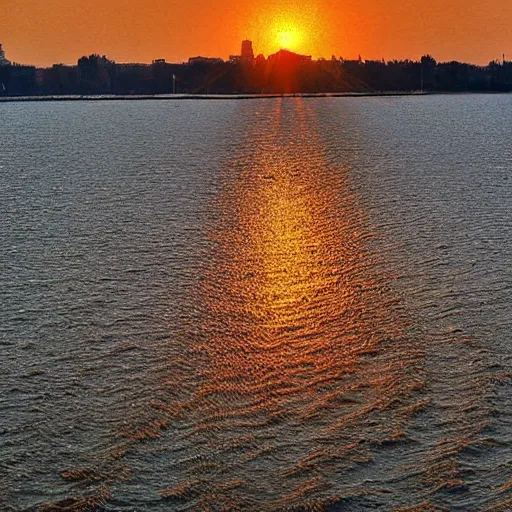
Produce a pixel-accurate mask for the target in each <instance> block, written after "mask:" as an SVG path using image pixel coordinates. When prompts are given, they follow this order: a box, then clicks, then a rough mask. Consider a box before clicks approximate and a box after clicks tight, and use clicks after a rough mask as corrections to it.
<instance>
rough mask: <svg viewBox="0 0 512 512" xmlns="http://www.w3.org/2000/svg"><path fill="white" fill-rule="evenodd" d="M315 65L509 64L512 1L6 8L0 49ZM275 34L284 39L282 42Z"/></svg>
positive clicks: (59, 56) (116, 2)
mask: <svg viewBox="0 0 512 512" xmlns="http://www.w3.org/2000/svg"><path fill="white" fill-rule="evenodd" d="M282 32H288V33H290V34H292V35H291V36H289V37H285V38H284V40H286V41H287V42H288V43H287V45H288V46H290V49H292V50H295V51H298V52H301V53H307V54H312V55H313V56H314V57H320V56H323V57H327V58H330V57H331V55H333V54H334V55H336V56H337V57H339V56H343V57H345V58H357V56H358V54H361V56H362V57H363V59H365V58H366V59H381V58H383V57H384V58H385V59H386V60H389V59H392V58H414V59H417V58H419V57H420V56H421V55H423V54H425V53H430V54H432V55H433V56H434V57H435V58H436V59H437V60H453V59H455V60H461V61H469V62H475V63H481V64H487V63H488V62H489V61H490V60H492V59H496V58H501V55H502V54H503V53H505V54H507V55H509V56H510V59H511V60H512V1H511V0H427V1H426V0H397V1H393V0H388V1H385V0H312V1H310V2H302V1H301V0H295V1H290V0H284V1H280V0H261V1H259V2H258V1H250V2H249V1H246V0H239V1H233V0H216V1H215V2H213V1H206V0H179V1H178V0H144V1H142V2H135V1H130V0H72V1H69V0H2V6H1V16H0V43H3V44H4V49H5V51H6V54H7V58H8V59H10V60H12V61H16V62H19V63H24V64H36V65H40V66H42V65H50V64H52V63H58V62H63V63H76V61H77V59H78V58H79V57H80V56H82V55H85V54H90V53H101V54H107V55H108V56H109V57H110V58H112V59H114V60H115V61H117V62H151V60H153V59H156V58H165V59H167V60H168V61H170V62H181V61H183V60H186V59H187V58H188V57H190V56H196V55H205V56H218V57H222V58H227V57H228V55H230V54H236V53H239V51H240V41H241V40H242V39H245V38H247V39H252V41H253V43H254V50H255V52H256V53H264V54H269V53H273V52H275V51H277V50H278V49H279V47H280V46H282V41H283V35H282ZM280 33H281V34H280Z"/></svg>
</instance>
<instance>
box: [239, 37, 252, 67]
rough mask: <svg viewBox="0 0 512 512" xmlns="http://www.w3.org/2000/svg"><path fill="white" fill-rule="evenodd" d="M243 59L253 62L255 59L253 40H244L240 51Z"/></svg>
mask: <svg viewBox="0 0 512 512" xmlns="http://www.w3.org/2000/svg"><path fill="white" fill-rule="evenodd" d="M240 57H241V60H242V61H244V62H250V63H252V62H253V61H254V51H253V49H252V41H248V40H245V41H242V51H241V52H240Z"/></svg>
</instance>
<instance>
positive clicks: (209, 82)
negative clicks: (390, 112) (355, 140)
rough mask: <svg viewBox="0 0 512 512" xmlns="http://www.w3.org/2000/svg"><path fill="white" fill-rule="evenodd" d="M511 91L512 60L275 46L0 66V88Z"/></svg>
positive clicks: (64, 91) (6, 91)
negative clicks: (245, 57) (240, 53)
mask: <svg viewBox="0 0 512 512" xmlns="http://www.w3.org/2000/svg"><path fill="white" fill-rule="evenodd" d="M420 90H423V91H432V92H436V91H438V92H462V91H475V92H478V91H480V92H484V91H500V92H509V91H512V62H505V61H503V62H497V61H493V62H490V63H489V65H487V66H477V65H473V64H466V63H461V62H456V61H452V62H440V63H438V62H436V60H435V59H434V58H432V57H431V56H430V55H425V56H423V57H422V58H421V59H420V60H419V61H412V60H392V61H388V62H386V61H384V60H382V61H376V60H363V59H361V58H359V59H357V60H345V59H343V58H336V57H334V56H333V57H332V58H331V59H319V60H312V59H310V58H306V57H304V56H301V55H298V54H295V53H292V52H289V51H286V50H281V51H280V52H278V53H277V54H275V55H273V56H270V57H269V58H267V59H265V58H264V57H263V56H258V57H257V58H256V59H255V60H254V62H252V63H248V62H243V61H239V60H232V61H227V62H226V61H222V60H220V59H201V58H196V59H191V60H190V61H189V63H185V64H170V63H166V62H165V61H162V60H159V61H154V62H153V63H152V64H119V63H116V62H114V61H112V60H110V59H108V58H107V57H106V56H101V55H90V56H84V57H81V58H80V59H79V60H78V62H77V65H76V66H66V65H62V64H56V65H54V66H52V67H50V68H36V67H33V66H20V65H8V66H1V67H0V95H11V96H16V95H99V94H114V95H130V94H148V95H152V94H171V93H173V92H177V93H183V94H276V93H329V92H332V93H336V92H390V91H397V92H405V91H420Z"/></svg>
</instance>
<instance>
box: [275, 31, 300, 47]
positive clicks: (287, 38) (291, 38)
mask: <svg viewBox="0 0 512 512" xmlns="http://www.w3.org/2000/svg"><path fill="white" fill-rule="evenodd" d="M300 39H301V37H300V34H299V32H298V30H297V29H295V28H286V29H284V30H278V32H277V41H278V43H279V47H280V48H281V49H284V50H295V49H297V47H298V46H299V44H300Z"/></svg>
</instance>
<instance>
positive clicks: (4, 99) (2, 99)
mask: <svg viewBox="0 0 512 512" xmlns="http://www.w3.org/2000/svg"><path fill="white" fill-rule="evenodd" d="M455 94H511V93H509V92H499V91H497V92H495V91H476V92H473V91H457V92H453V91H424V92H422V91H397V92H336V93H297V94H134V95H131V94H130V95H128V94H123V95H117V94H103V95H82V96H80V95H73V96H58V95H51V96H0V103H12V102H47V101H141V100H154V101H166V100H167V101H168V100H221V101H222V100H254V99H275V98H368V97H379V98H380V97H400V96H433V95H455Z"/></svg>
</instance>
